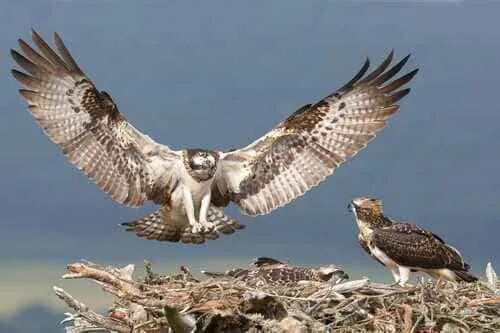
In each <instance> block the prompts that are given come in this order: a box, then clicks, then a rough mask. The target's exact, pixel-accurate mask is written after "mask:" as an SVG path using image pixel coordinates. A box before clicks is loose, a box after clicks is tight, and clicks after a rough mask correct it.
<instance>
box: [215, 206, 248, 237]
mask: <svg viewBox="0 0 500 333" xmlns="http://www.w3.org/2000/svg"><path fill="white" fill-rule="evenodd" d="M207 221H208V222H210V223H213V224H214V226H215V230H216V231H217V232H221V233H223V234H226V235H229V234H232V233H233V232H235V231H236V230H241V229H244V228H245V226H244V225H243V224H239V223H238V221H236V220H235V219H233V218H231V217H229V216H227V215H226V214H224V209H222V208H219V207H215V206H210V207H209V208H208V212H207Z"/></svg>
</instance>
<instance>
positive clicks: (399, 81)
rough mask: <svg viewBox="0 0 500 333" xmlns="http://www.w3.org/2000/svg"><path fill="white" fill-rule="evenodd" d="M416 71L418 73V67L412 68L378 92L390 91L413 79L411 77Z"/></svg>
mask: <svg viewBox="0 0 500 333" xmlns="http://www.w3.org/2000/svg"><path fill="white" fill-rule="evenodd" d="M417 73H418V68H417V69H414V70H412V71H411V72H409V73H407V74H405V75H403V76H402V77H400V78H399V79H397V80H394V81H393V82H391V83H389V84H388V85H386V86H385V87H383V88H381V89H380V92H382V93H390V92H392V91H394V90H396V89H398V88H399V87H401V86H404V85H405V84H407V83H408V82H410V80H411V79H413V77H414V76H415V75H416V74H417Z"/></svg>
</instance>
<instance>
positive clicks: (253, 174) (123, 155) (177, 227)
mask: <svg viewBox="0 0 500 333" xmlns="http://www.w3.org/2000/svg"><path fill="white" fill-rule="evenodd" d="M32 39H33V42H34V45H35V48H34V47H32V46H30V45H29V44H28V43H26V42H25V41H23V40H19V48H20V52H18V51H15V50H12V51H11V54H12V57H13V58H14V60H15V61H16V62H17V64H18V65H19V66H20V67H22V68H23V69H24V71H25V72H22V71H18V70H16V69H14V70H12V74H13V75H14V77H15V78H16V79H17V81H19V83H20V84H21V86H22V89H21V90H20V94H21V96H22V97H23V98H24V100H25V101H26V102H27V103H28V110H29V111H30V113H31V114H32V115H33V117H34V118H35V121H36V122H37V123H38V125H39V126H40V127H42V128H43V130H44V132H45V134H46V135H47V136H48V137H49V138H50V139H51V140H52V141H53V142H54V143H56V144H57V145H59V147H60V148H61V149H62V151H63V154H64V155H65V156H66V158H67V160H68V161H69V162H71V163H72V164H74V165H75V166H76V167H77V168H78V169H80V170H82V172H83V173H84V174H86V175H87V176H88V177H90V178H91V179H92V180H93V181H94V182H95V183H96V184H97V186H99V188H100V189H101V190H103V191H104V192H106V193H107V194H108V195H109V196H110V197H111V198H112V199H114V200H115V201H117V202H119V203H120V204H124V205H129V206H136V207H137V206H141V205H142V204H143V203H145V202H146V201H150V202H153V203H155V204H158V205H160V206H161V207H160V208H159V209H158V210H157V211H156V212H154V213H152V214H151V215H149V216H146V217H144V218H142V219H139V220H137V221H134V222H129V223H125V224H124V225H126V226H127V230H129V231H133V232H135V233H136V234H137V235H138V236H140V237H144V238H146V239H156V240H162V241H173V242H177V241H182V242H185V243H203V242H204V241H205V240H206V239H215V238H217V237H218V235H219V233H221V232H222V233H232V232H234V231H235V230H236V229H240V228H242V226H241V225H240V224H238V222H237V221H235V220H234V219H232V218H229V217H228V216H226V215H225V214H224V207H226V206H227V205H228V204H229V203H230V202H235V203H236V204H237V205H238V206H239V208H240V210H241V211H242V212H243V213H244V214H247V215H258V214H267V213H269V212H271V211H272V210H274V209H276V208H278V207H280V206H283V205H285V204H287V203H288V202H290V201H291V200H293V199H295V198H297V197H298V196H300V195H302V194H304V193H305V192H306V191H308V190H310V189H311V188H312V187H314V186H317V185H318V184H319V183H321V182H322V181H323V180H324V179H325V178H326V177H327V176H329V175H331V174H332V173H333V172H334V170H335V169H336V168H337V167H338V166H340V165H341V164H342V163H344V162H345V161H347V160H348V159H350V158H352V157H353V156H354V155H355V154H356V153H358V152H359V151H360V150H362V149H363V148H364V147H365V146H366V145H367V144H368V142H370V141H371V140H372V139H373V138H374V137H375V135H376V133H377V132H378V131H379V130H381V129H382V128H383V127H385V125H386V122H387V120H388V119H389V118H390V117H391V116H392V115H393V114H394V113H396V112H397V111H398V108H399V107H398V105H397V102H398V101H399V100H400V99H401V98H403V97H404V96H405V95H407V94H408V93H409V91H410V89H408V88H407V89H404V88H401V87H402V86H404V85H405V84H406V83H408V82H409V81H410V80H411V79H412V78H413V77H414V76H415V74H416V73H417V70H416V69H415V70H413V71H411V72H409V73H407V74H405V75H403V76H400V77H399V78H396V79H394V77H395V76H396V75H397V74H398V73H399V72H400V70H401V69H402V68H403V66H404V65H405V63H406V62H407V60H408V57H409V56H407V57H405V58H403V59H402V60H401V61H400V62H398V63H397V64H396V65H394V66H393V67H391V68H389V65H390V64H391V62H392V59H393V52H391V53H390V54H389V56H388V57H387V58H386V59H385V60H384V61H383V62H382V64H380V66H379V67H377V68H376V69H375V70H374V71H373V72H371V73H369V74H368V75H365V74H366V72H367V70H368V67H369V62H368V60H366V62H365V64H364V65H363V67H362V68H361V70H360V71H359V72H358V74H356V75H355V77H354V78H352V80H350V81H349V82H348V83H346V84H345V85H344V86H342V87H341V88H339V89H338V90H337V91H335V92H333V93H332V94H330V95H328V96H326V97H325V98H323V99H321V100H319V101H317V102H316V103H314V104H307V105H304V106H303V107H301V108H300V109H298V110H297V111H296V112H294V113H293V114H292V115H290V116H289V117H288V118H287V119H286V120H285V121H283V122H281V123H279V124H278V125H276V126H275V127H274V128H273V129H272V130H270V131H269V132H268V133H267V134H265V135H264V136H262V137H261V138H259V139H257V140H256V141H254V142H253V143H251V144H249V145H248V146H246V147H243V148H240V149H236V150H232V151H227V152H223V151H218V150H206V149H181V150H174V149H172V148H170V147H168V146H166V145H162V144H159V143H157V142H156V141H154V140H153V139H151V138H150V137H149V136H147V135H145V134H143V133H141V132H140V131H139V130H137V129H136V128H135V127H134V126H132V124H130V123H129V122H128V121H127V119H126V118H125V116H124V115H123V114H122V113H121V112H120V111H119V110H118V106H117V104H116V103H115V101H114V100H113V99H112V97H111V95H110V94H109V93H107V92H106V91H101V90H98V88H97V87H96V85H95V84H94V83H93V82H92V81H91V80H90V78H89V77H87V76H86V75H85V74H84V72H83V71H82V69H81V68H80V66H79V65H78V64H77V63H76V61H75V60H74V58H73V57H72V56H71V54H70V52H69V51H68V49H67V48H66V46H65V45H64V43H63V41H62V40H61V38H60V37H59V35H58V34H57V33H55V34H54V43H55V49H52V48H51V47H50V46H49V45H48V44H47V43H46V42H45V41H44V40H43V39H42V38H41V37H40V35H39V34H38V33H37V32H35V31H33V32H32Z"/></svg>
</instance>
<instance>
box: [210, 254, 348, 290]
mask: <svg viewBox="0 0 500 333" xmlns="http://www.w3.org/2000/svg"><path fill="white" fill-rule="evenodd" d="M201 272H202V273H203V274H205V275H207V276H210V277H213V278H220V277H228V278H235V279H241V280H244V281H247V282H249V283H252V284H255V285H256V286H259V285H262V284H271V285H291V284H297V283H298V282H300V281H317V282H327V281H333V282H336V283H338V282H340V281H342V280H346V279H348V278H349V276H348V275H347V274H346V273H345V272H344V271H343V270H342V269H341V267H339V266H335V265H328V266H320V267H297V266H290V265H289V264H287V263H284V262H282V261H279V260H276V259H273V258H268V257H260V258H257V259H256V260H255V261H254V262H253V267H250V268H234V269H231V270H228V271H226V272H224V273H221V272H208V271H201Z"/></svg>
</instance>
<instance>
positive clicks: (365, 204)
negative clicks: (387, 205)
mask: <svg viewBox="0 0 500 333" xmlns="http://www.w3.org/2000/svg"><path fill="white" fill-rule="evenodd" d="M347 208H348V209H349V210H350V211H351V212H353V213H355V214H356V215H359V214H360V213H367V214H368V213H369V214H377V215H380V214H382V213H383V211H382V201H380V200H379V199H376V198H372V197H357V198H354V199H352V201H351V202H350V203H349V205H348V206H347Z"/></svg>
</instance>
